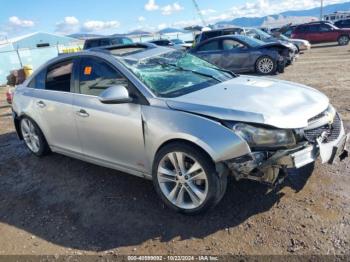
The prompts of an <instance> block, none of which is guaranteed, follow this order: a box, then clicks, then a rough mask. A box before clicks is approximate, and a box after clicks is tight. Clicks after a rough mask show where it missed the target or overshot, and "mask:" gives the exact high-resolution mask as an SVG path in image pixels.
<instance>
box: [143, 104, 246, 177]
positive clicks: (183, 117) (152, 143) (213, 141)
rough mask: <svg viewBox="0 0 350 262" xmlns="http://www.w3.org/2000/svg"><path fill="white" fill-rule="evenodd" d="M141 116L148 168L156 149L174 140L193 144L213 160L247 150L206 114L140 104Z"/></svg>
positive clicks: (230, 156)
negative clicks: (141, 105) (204, 115)
mask: <svg viewBox="0 0 350 262" xmlns="http://www.w3.org/2000/svg"><path fill="white" fill-rule="evenodd" d="M142 118H143V123H144V125H143V126H144V140H145V149H146V152H147V158H148V159H147V162H148V164H149V168H151V167H152V164H153V160H154V158H155V155H156V153H157V151H158V149H159V148H160V147H161V146H162V145H163V144H164V143H166V142H168V141H171V140H174V139H181V140H186V141H189V142H192V143H194V144H196V145H197V146H199V147H200V148H202V149H203V150H205V151H206V152H207V153H208V154H209V156H210V157H211V158H212V160H213V161H214V162H215V163H217V162H221V161H224V160H228V159H232V158H236V157H239V156H242V155H245V154H248V153H250V148H249V146H248V144H247V143H246V142H245V141H244V140H242V139H241V138H240V137H239V136H237V135H236V134H235V133H234V132H233V131H231V130H230V129H228V128H227V127H225V126H223V125H221V124H220V123H219V122H217V121H214V120H211V119H208V118H206V117H202V116H198V115H195V114H191V113H187V112H183V111H177V110H171V109H168V108H160V107H152V106H143V108H142ZM150 170H151V169H150Z"/></svg>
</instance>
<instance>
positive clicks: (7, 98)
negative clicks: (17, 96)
mask: <svg viewBox="0 0 350 262" xmlns="http://www.w3.org/2000/svg"><path fill="white" fill-rule="evenodd" d="M12 99H13V95H12V93H11V92H10V91H7V92H6V100H7V102H8V103H9V104H11V103H12Z"/></svg>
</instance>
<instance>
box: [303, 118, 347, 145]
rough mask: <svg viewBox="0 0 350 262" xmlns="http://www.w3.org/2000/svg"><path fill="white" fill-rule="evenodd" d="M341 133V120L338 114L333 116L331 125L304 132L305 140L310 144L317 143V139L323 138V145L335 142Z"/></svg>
mask: <svg viewBox="0 0 350 262" xmlns="http://www.w3.org/2000/svg"><path fill="white" fill-rule="evenodd" d="M340 131H341V120H340V117H339V115H338V114H336V115H335V117H334V121H333V124H331V125H324V126H320V127H317V128H314V129H309V130H305V131H304V136H305V138H306V139H307V140H308V141H309V142H312V143H315V142H316V141H317V138H319V137H320V136H324V140H323V141H322V142H323V143H329V142H332V141H334V140H336V139H337V138H338V137H339V135H340Z"/></svg>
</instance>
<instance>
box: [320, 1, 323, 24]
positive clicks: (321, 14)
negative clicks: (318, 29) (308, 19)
mask: <svg viewBox="0 0 350 262" xmlns="http://www.w3.org/2000/svg"><path fill="white" fill-rule="evenodd" d="M320 20H321V21H322V20H323V0H321V9H320Z"/></svg>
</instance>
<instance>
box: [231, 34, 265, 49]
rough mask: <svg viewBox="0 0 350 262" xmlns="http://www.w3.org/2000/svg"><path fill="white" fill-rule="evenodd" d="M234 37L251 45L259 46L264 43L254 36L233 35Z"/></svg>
mask: <svg viewBox="0 0 350 262" xmlns="http://www.w3.org/2000/svg"><path fill="white" fill-rule="evenodd" d="M235 37H236V38H237V39H238V40H241V41H242V42H245V43H246V44H248V45H249V46H251V47H259V46H262V45H264V44H265V43H264V42H263V41H261V40H259V39H256V38H252V37H249V36H244V35H235Z"/></svg>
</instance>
